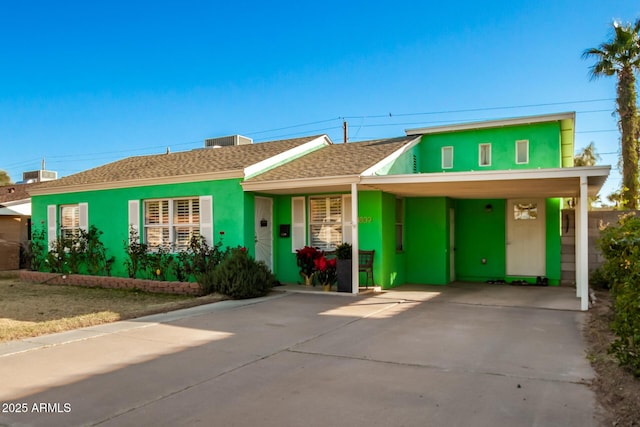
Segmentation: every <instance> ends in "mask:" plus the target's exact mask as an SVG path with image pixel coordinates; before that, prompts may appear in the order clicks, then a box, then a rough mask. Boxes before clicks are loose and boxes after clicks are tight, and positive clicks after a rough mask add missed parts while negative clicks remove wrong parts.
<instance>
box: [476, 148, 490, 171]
mask: <svg viewBox="0 0 640 427" xmlns="http://www.w3.org/2000/svg"><path fill="white" fill-rule="evenodd" d="M478 164H479V165H480V166H491V144H489V143H486V144H480V145H479V146H478Z"/></svg>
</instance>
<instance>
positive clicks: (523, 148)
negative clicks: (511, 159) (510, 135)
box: [516, 139, 529, 165]
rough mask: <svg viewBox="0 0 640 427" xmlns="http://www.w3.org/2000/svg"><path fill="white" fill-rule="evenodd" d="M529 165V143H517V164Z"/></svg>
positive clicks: (525, 141)
mask: <svg viewBox="0 0 640 427" xmlns="http://www.w3.org/2000/svg"><path fill="white" fill-rule="evenodd" d="M526 163H529V141H528V140H526V139H525V140H522V141H516V164H519V165H522V164H526Z"/></svg>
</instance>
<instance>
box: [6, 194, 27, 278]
mask: <svg viewBox="0 0 640 427" xmlns="http://www.w3.org/2000/svg"><path fill="white" fill-rule="evenodd" d="M31 186H32V185H31V184H10V185H4V186H0V271H3V270H17V269H18V268H20V248H21V247H24V246H25V245H26V244H27V243H28V242H29V240H30V239H31V200H30V198H29V194H28V193H27V189H28V188H29V187H31Z"/></svg>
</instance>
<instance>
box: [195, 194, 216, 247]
mask: <svg viewBox="0 0 640 427" xmlns="http://www.w3.org/2000/svg"><path fill="white" fill-rule="evenodd" d="M199 215H200V235H201V236H202V237H204V238H205V240H206V241H207V244H208V245H209V246H213V244H214V242H213V196H200V206H199Z"/></svg>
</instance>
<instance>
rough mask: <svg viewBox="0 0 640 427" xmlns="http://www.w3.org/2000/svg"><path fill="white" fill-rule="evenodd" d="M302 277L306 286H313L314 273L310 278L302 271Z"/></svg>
mask: <svg viewBox="0 0 640 427" xmlns="http://www.w3.org/2000/svg"><path fill="white" fill-rule="evenodd" d="M300 277H302V283H304V285H305V286H311V285H313V273H312V274H311V275H310V276H307V275H306V274H304V273H303V272H302V271H301V272H300Z"/></svg>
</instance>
